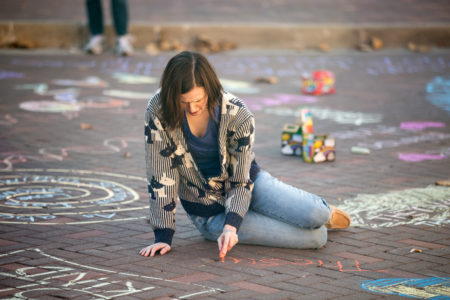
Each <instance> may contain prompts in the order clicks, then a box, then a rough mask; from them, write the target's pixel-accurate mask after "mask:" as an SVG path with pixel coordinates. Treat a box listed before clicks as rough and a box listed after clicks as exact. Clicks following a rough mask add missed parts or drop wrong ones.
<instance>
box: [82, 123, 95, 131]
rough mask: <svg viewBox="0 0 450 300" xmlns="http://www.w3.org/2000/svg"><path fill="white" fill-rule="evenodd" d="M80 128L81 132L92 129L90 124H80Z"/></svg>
mask: <svg viewBox="0 0 450 300" xmlns="http://www.w3.org/2000/svg"><path fill="white" fill-rule="evenodd" d="M80 128H81V129H82V130H88V129H92V125H91V124H88V123H81V124H80Z"/></svg>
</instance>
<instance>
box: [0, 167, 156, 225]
mask: <svg viewBox="0 0 450 300" xmlns="http://www.w3.org/2000/svg"><path fill="white" fill-rule="evenodd" d="M127 183H131V184H132V185H134V186H136V185H138V186H139V187H141V186H142V189H145V187H146V179H145V178H142V177H135V176H127V175H121V174H115V173H107V172H94V171H86V170H64V169H18V170H13V171H2V172H0V223H14V224H38V225H56V224H67V225H76V224H84V223H101V222H111V221H125V220H134V219H141V218H144V217H145V215H146V213H145V212H142V213H138V214H136V217H133V212H136V211H141V210H146V209H148V206H142V205H140V206H139V204H138V203H137V201H138V200H139V199H140V197H139V194H138V193H137V192H136V191H135V190H134V189H132V188H130V187H128V186H127V185H126V184H127Z"/></svg>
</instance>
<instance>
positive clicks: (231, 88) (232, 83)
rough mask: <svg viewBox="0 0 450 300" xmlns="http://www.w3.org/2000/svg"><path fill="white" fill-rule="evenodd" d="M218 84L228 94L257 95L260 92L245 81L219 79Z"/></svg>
mask: <svg viewBox="0 0 450 300" xmlns="http://www.w3.org/2000/svg"><path fill="white" fill-rule="evenodd" d="M220 82H221V83H222V85H223V88H224V90H225V91H227V92H230V93H241V94H257V93H259V92H260V90H259V88H257V87H255V86H253V85H252V84H251V83H249V82H246V81H239V80H231V79H226V78H220Z"/></svg>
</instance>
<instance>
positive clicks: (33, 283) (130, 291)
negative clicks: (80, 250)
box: [0, 248, 225, 299]
mask: <svg viewBox="0 0 450 300" xmlns="http://www.w3.org/2000/svg"><path fill="white" fill-rule="evenodd" d="M25 251H34V252H36V253H38V254H40V255H42V256H45V257H47V258H50V259H53V260H56V261H59V262H62V263H64V264H68V265H72V266H75V267H78V268H84V269H89V270H94V271H98V272H103V273H108V274H115V275H121V276H129V277H134V278H140V279H147V280H154V281H164V282H168V283H174V284H177V285H180V284H182V285H187V286H196V287H199V288H202V289H203V290H202V291H198V292H195V293H189V294H186V295H182V296H180V297H178V298H174V299H188V298H191V297H194V296H198V295H201V294H209V293H218V292H225V291H224V290H222V289H219V288H214V287H209V286H205V285H202V284H198V283H185V282H181V281H176V280H171V279H164V278H159V277H153V276H145V275H137V274H132V273H127V272H117V271H113V270H108V269H104V268H97V267H92V266H87V265H83V264H79V263H76V262H72V261H69V260H65V259H63V258H60V257H56V256H53V255H51V254H48V253H45V252H44V251H42V250H41V249H39V248H28V249H22V250H15V251H11V252H9V253H5V254H0V258H2V257H5V256H9V255H15V254H18V253H22V252H25ZM35 267H37V268H38V267H40V268H47V269H55V270H63V271H71V270H72V269H67V268H64V267H60V266H33V267H29V268H35ZM29 268H28V267H27V268H24V269H20V271H22V273H23V275H26V273H24V272H23V271H25V270H26V269H29ZM15 271H16V273H17V270H15ZM20 271H19V273H20ZM56 272H57V271H49V272H46V273H37V274H34V275H26V276H25V277H20V276H17V275H15V274H10V273H5V272H0V275H2V276H8V277H13V278H16V279H20V280H24V281H29V282H31V283H30V284H26V285H23V286H18V287H16V288H17V289H20V288H29V287H34V286H39V285H41V286H42V285H48V284H49V283H50V282H47V281H36V280H33V279H32V277H34V276H42V275H51V274H53V273H56ZM76 274H79V275H78V277H77V278H75V279H73V280H70V281H69V282H68V283H66V284H64V285H61V288H55V287H49V288H40V289H33V290H49V289H52V290H69V291H70V290H71V291H78V292H83V293H88V294H90V295H92V296H95V297H98V298H95V299H113V298H115V297H120V296H125V295H131V294H134V293H140V292H144V291H148V290H152V289H155V288H156V287H153V286H149V287H146V288H143V289H139V290H137V289H135V288H134V287H133V285H132V282H130V281H127V282H126V285H127V288H128V290H125V291H124V292H123V293H122V294H119V295H113V296H104V295H100V294H95V293H93V292H89V291H87V289H91V288H94V287H101V286H105V285H109V284H111V283H118V282H119V281H113V282H103V283H99V284H96V285H93V286H91V287H89V288H85V289H75V288H69V287H70V286H71V285H74V283H75V282H78V283H79V284H84V283H89V282H95V281H99V280H102V281H105V280H107V279H108V277H100V278H97V279H95V280H84V281H79V280H81V279H82V278H83V277H84V275H82V274H83V273H82V272H75V273H72V274H62V275H59V276H58V275H56V276H53V277H50V279H54V278H59V277H67V276H70V275H76ZM19 275H20V274H19ZM10 290H14V288H6V289H1V290H0V292H5V291H10ZM25 292H27V291H23V292H20V293H16V294H18V295H19V297H14V298H9V299H28V298H26V297H24V296H22V294H23V293H25ZM108 292H112V291H108Z"/></svg>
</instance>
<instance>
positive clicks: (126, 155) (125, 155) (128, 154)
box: [123, 152, 131, 158]
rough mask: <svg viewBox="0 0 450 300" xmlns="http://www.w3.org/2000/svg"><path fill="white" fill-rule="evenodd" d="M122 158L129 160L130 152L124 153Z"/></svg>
mask: <svg viewBox="0 0 450 300" xmlns="http://www.w3.org/2000/svg"><path fill="white" fill-rule="evenodd" d="M123 157H125V158H130V157H131V153H130V152H125V153H124V154H123Z"/></svg>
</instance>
